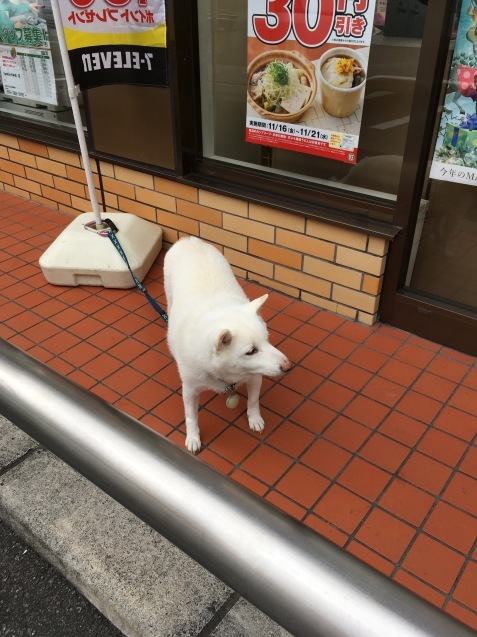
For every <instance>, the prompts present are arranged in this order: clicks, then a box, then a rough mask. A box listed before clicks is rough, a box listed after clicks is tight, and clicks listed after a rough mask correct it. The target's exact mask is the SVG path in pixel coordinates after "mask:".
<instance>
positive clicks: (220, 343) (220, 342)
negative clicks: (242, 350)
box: [215, 330, 232, 352]
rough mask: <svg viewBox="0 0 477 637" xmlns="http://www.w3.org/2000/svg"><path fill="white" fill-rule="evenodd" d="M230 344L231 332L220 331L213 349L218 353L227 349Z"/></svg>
mask: <svg viewBox="0 0 477 637" xmlns="http://www.w3.org/2000/svg"><path fill="white" fill-rule="evenodd" d="M231 342H232V332H231V331H230V330H222V331H221V332H220V334H219V337H218V339H217V342H216V343H215V349H216V350H217V351H218V352H219V351H220V350H221V349H224V348H225V347H228V346H229V345H230V343H231Z"/></svg>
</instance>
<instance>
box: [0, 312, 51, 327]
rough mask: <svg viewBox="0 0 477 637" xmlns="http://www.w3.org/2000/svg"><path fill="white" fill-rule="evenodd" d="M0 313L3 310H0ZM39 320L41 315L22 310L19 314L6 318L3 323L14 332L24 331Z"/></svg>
mask: <svg viewBox="0 0 477 637" xmlns="http://www.w3.org/2000/svg"><path fill="white" fill-rule="evenodd" d="M2 309H3V308H2ZM0 313H1V314H2V315H3V312H2V311H1V310H0ZM41 321H42V319H41V317H39V316H36V315H35V314H33V313H32V312H23V313H21V314H16V315H15V316H13V317H11V318H9V319H8V320H5V321H4V323H5V325H8V326H9V327H11V328H12V330H14V331H15V332H24V331H25V330H27V329H28V328H29V327H32V326H33V325H37V324H38V323H40V322H41Z"/></svg>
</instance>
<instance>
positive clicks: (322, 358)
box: [292, 350, 341, 376]
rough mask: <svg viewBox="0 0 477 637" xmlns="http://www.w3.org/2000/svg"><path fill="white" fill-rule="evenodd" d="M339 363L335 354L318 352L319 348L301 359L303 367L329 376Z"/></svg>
mask: <svg viewBox="0 0 477 637" xmlns="http://www.w3.org/2000/svg"><path fill="white" fill-rule="evenodd" d="M292 360H293V359H292ZM340 363H341V360H340V359H339V358H337V357H336V356H331V354H327V353H326V352H320V350H314V351H312V352H311V353H310V354H308V356H306V357H305V358H304V359H303V360H302V361H301V365H303V367H306V368H307V369H310V370H311V371H314V372H317V373H318V374H321V375H322V376H329V375H330V374H331V373H332V372H333V371H334V370H335V369H336V368H337V367H338V365H340Z"/></svg>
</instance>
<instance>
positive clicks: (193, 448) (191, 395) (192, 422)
mask: <svg viewBox="0 0 477 637" xmlns="http://www.w3.org/2000/svg"><path fill="white" fill-rule="evenodd" d="M182 399H183V401H184V412H185V425H186V442H185V444H186V447H187V449H188V450H189V451H190V452H191V453H196V452H197V451H199V449H200V444H201V443H200V432H199V392H198V391H197V389H195V387H193V386H192V385H190V384H189V383H183V385H182Z"/></svg>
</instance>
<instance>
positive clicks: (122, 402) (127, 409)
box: [114, 397, 145, 420]
mask: <svg viewBox="0 0 477 637" xmlns="http://www.w3.org/2000/svg"><path fill="white" fill-rule="evenodd" d="M114 406H115V407H117V408H118V409H120V410H121V411H123V412H124V413H125V414H127V415H128V416H131V418H135V419H136V420H139V419H140V418H141V417H142V416H144V414H145V411H144V409H142V408H141V407H139V406H138V405H135V404H134V403H132V402H131V401H130V400H128V399H127V398H124V397H123V398H120V399H119V400H118V401H117V402H116V403H115V405H114Z"/></svg>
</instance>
